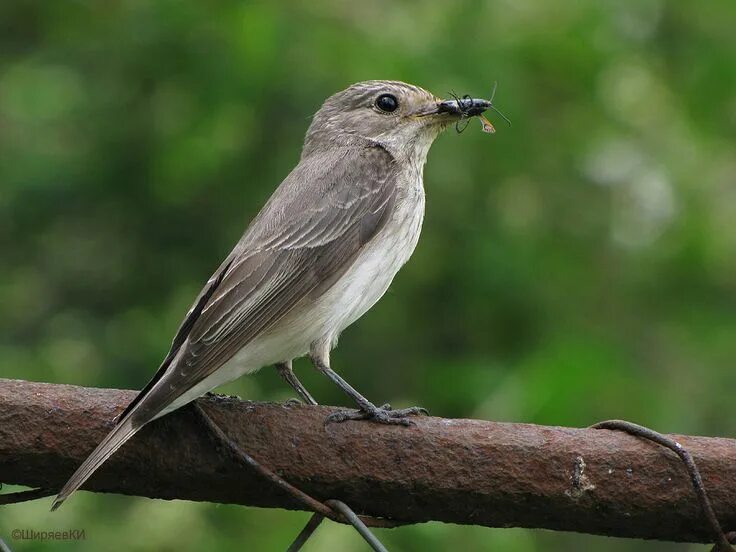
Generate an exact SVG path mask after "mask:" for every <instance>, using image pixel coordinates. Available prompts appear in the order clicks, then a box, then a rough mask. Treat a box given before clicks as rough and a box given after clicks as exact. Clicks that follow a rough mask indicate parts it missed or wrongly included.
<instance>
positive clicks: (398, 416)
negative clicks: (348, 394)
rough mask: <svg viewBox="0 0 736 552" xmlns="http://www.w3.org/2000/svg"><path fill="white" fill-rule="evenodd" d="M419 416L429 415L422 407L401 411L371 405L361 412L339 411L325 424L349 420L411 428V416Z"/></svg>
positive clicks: (331, 415) (388, 406)
mask: <svg viewBox="0 0 736 552" xmlns="http://www.w3.org/2000/svg"><path fill="white" fill-rule="evenodd" d="M418 415H425V416H427V415H429V412H428V411H427V409H426V408H422V407H421V406H412V407H409V408H402V409H400V410H393V409H392V408H391V405H390V404H384V405H383V406H381V407H376V406H374V405H372V404H370V403H369V405H368V406H367V407H365V408H361V409H360V410H338V411H337V412H333V413H332V414H330V415H329V416H327V418H326V419H325V424H331V423H338V424H339V423H341V422H346V421H348V420H370V421H372V422H376V423H379V424H387V425H403V426H410V425H413V424H414V422H412V421H411V420H408V419H407V418H408V417H409V416H418Z"/></svg>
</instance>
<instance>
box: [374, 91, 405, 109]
mask: <svg viewBox="0 0 736 552" xmlns="http://www.w3.org/2000/svg"><path fill="white" fill-rule="evenodd" d="M376 107H377V108H378V109H380V110H381V111H385V112H386V113H391V112H392V111H396V110H397V109H398V108H399V100H397V99H396V96H394V95H393V94H381V95H380V96H378V98H377V99H376Z"/></svg>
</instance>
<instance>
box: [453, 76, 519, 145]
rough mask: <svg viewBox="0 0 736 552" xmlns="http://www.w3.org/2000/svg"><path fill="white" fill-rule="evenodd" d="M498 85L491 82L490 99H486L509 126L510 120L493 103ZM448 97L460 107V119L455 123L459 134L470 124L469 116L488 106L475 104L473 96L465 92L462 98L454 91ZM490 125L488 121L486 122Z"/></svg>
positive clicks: (477, 114) (473, 115)
mask: <svg viewBox="0 0 736 552" xmlns="http://www.w3.org/2000/svg"><path fill="white" fill-rule="evenodd" d="M497 87H498V82H495V83H493V91H492V92H491V99H490V100H488V103H489V104H491V105H490V109H492V110H493V111H495V112H496V113H498V114H499V115H500V116H501V117H502V118H503V120H504V121H506V122H507V123H508V125H509V126H511V121H510V120H509V118H508V117H506V115H504V114H503V113H501V112H500V111H499V110H498V109H496V107H495V106H494V105H493V98H495V97H496V88H497ZM450 97H452V99H453V100H455V102H457V105H458V108H459V109H460V119H458V120H457V122H456V123H455V131H456V132H457V133H458V134H461V133H462V132H463V131H464V130H465V129H466V128H468V124H470V118H471V117H475V116H480V115H481V114H482V113H483V111H485V110H486V109H487V108H488V106H486V105H481V104H476V103H475V102H474V101H473V98H472V97H471V96H470V95H469V94H465V95H464V96H463V97H462V98H460V97H459V96H458V95H457V94H455V93H454V92H450ZM488 124H489V125H490V123H488ZM490 128H491V129H493V126H492V125H491V126H490Z"/></svg>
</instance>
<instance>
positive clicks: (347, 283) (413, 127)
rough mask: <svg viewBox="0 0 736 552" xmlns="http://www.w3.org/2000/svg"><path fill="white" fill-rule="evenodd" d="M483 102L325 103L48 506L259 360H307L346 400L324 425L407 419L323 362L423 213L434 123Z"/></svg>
mask: <svg viewBox="0 0 736 552" xmlns="http://www.w3.org/2000/svg"><path fill="white" fill-rule="evenodd" d="M491 107H492V105H491V102H489V101H486V100H478V99H471V98H467V97H466V98H465V99H458V98H455V99H452V100H442V99H440V98H437V97H435V96H434V95H433V94H431V93H429V92H427V91H426V90H423V89H422V88H419V87H417V86H413V85H410V84H406V83H402V82H397V81H378V80H377V81H367V82H360V83H357V84H354V85H352V86H350V87H349V88H347V89H345V90H343V91H342V92H338V93H337V94H335V95H333V96H331V97H330V98H328V99H327V100H326V101H325V103H324V105H323V106H322V107H321V109H320V110H319V111H318V112H317V113H316V114H315V116H314V118H313V120H312V123H311V125H310V127H309V130H308V131H307V135H306V138H305V140H304V148H303V149H302V154H301V158H300V160H299V163H298V164H297V166H296V167H295V168H294V170H293V171H292V172H291V173H290V174H289V175H288V176H287V177H286V179H285V180H284V181H283V182H282V183H281V185H280V186H279V187H278V189H277V190H276V191H275V192H274V193H273V195H272V196H271V198H270V199H269V200H268V202H267V203H266V205H265V206H264V207H263V209H262V210H261V211H260V213H259V214H258V215H257V216H256V218H255V219H254V220H253V221H252V222H251V224H250V225H249V226H248V228H247V229H246V231H245V233H244V234H243V237H242V238H241V239H240V241H239V242H238V243H237V245H236V246H235V248H234V249H233V251H232V252H231V253H230V255H228V257H227V258H226V259H225V260H224V262H223V263H222V264H221V265H220V267H219V268H218V269H217V271H216V272H215V273H214V274H213V275H212V277H211V278H210V279H209V280H208V281H207V284H206V285H205V286H204V289H202V291H201V292H200V294H199V296H198V297H197V299H196V300H195V301H194V305H193V306H192V308H191V309H190V310H189V312H188V313H187V315H186V317H185V318H184V321H183V322H182V324H181V326H180V328H179V330H178V332H177V334H176V336H175V337H174V340H173V343H172V346H171V350H170V351H169V353H168V354H167V355H166V358H165V359H164V360H163V362H162V363H161V366H160V367H159V369H158V372H157V373H156V374H155V375H154V377H153V379H151V381H150V382H149V383H148V384H147V385H146V386H145V388H144V389H143V390H142V391H141V392H140V393H139V394H138V395H137V396H136V398H135V399H134V400H133V401H132V402H131V403H130V405H129V406H128V407H127V408H126V410H125V411H124V412H123V413H122V414H121V415H120V416H119V417H118V419H117V422H116V425H115V427H114V428H113V429H112V431H111V432H110V433H109V434H108V435H107V436H106V437H105V438H104V439H103V441H102V442H101V443H100V444H99V445H98V446H97V448H95V450H94V451H93V452H92V453H91V454H90V455H89V457H88V458H87V459H86V460H85V461H84V462H83V463H82V465H81V466H80V467H79V468H78V469H77V471H76V472H75V473H74V474H73V475H72V476H71V478H70V479H69V481H68V482H67V483H66V485H65V486H64V488H63V489H62V490H61V492H59V494H58V496H57V497H56V499H55V501H54V504H53V506H52V510H54V509H56V508H58V507H59V506H60V505H61V503H62V502H63V501H64V500H66V498H68V497H69V495H71V494H72V493H73V492H74V491H75V490H77V489H78V488H79V487H80V486H81V485H82V484H83V483H84V482H85V481H86V480H87V479H88V478H89V477H90V476H91V475H92V474H93V473H94V471H95V470H96V469H97V468H99V467H100V466H101V465H102V464H103V463H104V462H105V461H106V460H107V459H108V458H110V456H111V455H112V454H113V453H115V451H116V450H118V449H119V448H120V447H121V446H122V445H123V443H125V442H126V441H127V440H128V439H130V438H131V437H132V436H133V435H134V434H135V433H136V432H137V431H138V430H140V429H141V428H142V427H143V426H144V425H146V424H147V423H149V422H151V421H153V420H155V419H157V418H160V417H161V416H164V415H165V414H167V413H169V412H171V411H173V410H176V409H177V408H180V407H182V406H184V405H186V404H187V403H189V402H191V401H193V400H194V399H196V398H197V397H200V396H201V395H204V394H205V393H207V392H208V391H211V390H212V389H214V388H216V387H217V386H219V385H222V384H224V383H227V382H229V381H232V380H234V379H236V378H238V377H239V376H241V375H243V374H249V373H252V372H255V371H256V370H258V369H259V368H261V367H262V366H267V365H274V364H275V365H277V367H278V369H279V371H280V373H281V374H282V376H283V377H284V379H285V380H286V381H287V382H288V383H289V384H291V385H292V386H293V387H294V389H295V390H296V392H297V393H298V394H299V395H300V396H301V397H302V398H303V399H304V400H306V401H307V402H314V401H313V399H312V398H311V396H310V395H309V393H308V392H307V391H306V389H305V388H304V387H303V386H302V385H301V383H300V382H299V380H298V379H297V378H296V376H295V375H294V373H293V371H292V369H291V361H292V360H293V359H295V358H298V357H302V356H304V355H306V354H308V355H309V356H310V358H311V360H312V362H313V364H314V366H315V367H316V368H317V370H319V371H320V372H322V373H324V374H325V375H326V376H327V377H328V378H330V379H331V380H332V381H333V382H335V383H336V384H337V385H338V386H339V387H340V388H341V389H342V390H343V391H344V392H345V393H347V394H348V395H349V396H350V397H352V398H353V399H354V400H355V402H356V403H357V405H358V408H359V410H357V411H345V412H338V413H336V414H335V415H333V416H332V417H331V421H344V420H348V419H371V420H374V421H377V422H382V423H399V424H404V425H406V424H407V421H406V420H405V417H406V416H408V415H411V414H416V413H419V412H421V411H422V410H423V409H420V408H417V407H414V408H409V409H404V410H391V409H390V407H389V406H388V405H386V406H384V407H380V408H379V407H376V406H375V405H374V404H373V403H371V402H369V401H368V400H367V399H366V398H364V397H363V396H362V395H361V394H360V393H358V392H357V391H356V390H355V389H353V388H352V387H351V386H350V385H349V384H348V383H347V382H346V381H345V380H343V379H342V378H341V377H340V376H339V375H338V374H337V373H336V372H334V371H333V370H332V369H331V368H330V356H329V355H330V350H331V349H332V348H333V347H334V346H335V345H336V343H337V339H338V336H339V335H340V332H342V331H343V330H344V329H345V328H346V327H348V326H349V325H350V324H352V323H353V322H355V321H356V320H357V319H358V318H360V317H361V316H362V315H363V314H364V313H365V312H366V311H367V310H368V309H370V308H371V307H372V306H373V305H374V304H375V303H376V301H378V300H379V299H380V298H381V296H382V295H383V294H384V293H385V292H386V290H387V288H388V287H389V285H390V284H391V281H392V280H393V278H394V276H395V275H396V273H397V272H398V270H399V269H400V268H401V266H402V265H403V264H404V263H406V261H407V260H408V259H409V257H410V256H411V254H412V252H413V251H414V248H415V246H416V244H417V240H418V239H419V233H420V230H421V226H422V220H423V217H424V188H423V182H422V173H423V168H424V164H425V162H426V159H427V152H428V151H429V148H430V146H431V145H432V142H433V141H434V139H435V138H436V137H437V136H438V135H439V134H440V132H441V131H442V130H444V129H446V128H447V127H448V126H450V125H451V124H452V123H455V122H457V121H458V120H460V119H461V118H467V117H470V116H473V115H480V114H481V113H482V112H483V111H485V110H486V109H488V108H491Z"/></svg>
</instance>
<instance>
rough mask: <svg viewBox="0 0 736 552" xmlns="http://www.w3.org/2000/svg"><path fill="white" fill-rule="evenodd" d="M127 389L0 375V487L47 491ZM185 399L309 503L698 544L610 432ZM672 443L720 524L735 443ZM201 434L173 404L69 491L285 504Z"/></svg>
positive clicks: (679, 495) (685, 486) (635, 448)
mask: <svg viewBox="0 0 736 552" xmlns="http://www.w3.org/2000/svg"><path fill="white" fill-rule="evenodd" d="M134 396H135V392H134V391H121V390H111V389H91V388H84V387H74V386H68V385H53V384H47V383H33V382H26V381H18V380H6V379H0V482H3V483H12V484H22V485H28V486H33V487H46V488H59V487H60V486H61V485H62V484H63V483H64V481H65V480H66V479H67V477H68V476H69V475H70V474H71V473H72V472H73V471H74V468H75V467H76V466H77V465H78V464H79V463H80V462H81V461H82V460H83V459H84V458H85V457H86V455H87V454H88V453H89V452H90V451H91V450H92V449H93V448H94V447H95V445H96V444H97V443H98V442H99V441H100V440H101V439H102V437H103V436H104V435H105V434H106V433H107V431H109V429H110V428H111V427H112V422H111V420H112V418H113V417H114V416H115V415H117V414H118V413H119V412H120V411H121V410H122V409H123V408H124V407H125V405H126V404H127V403H128V402H129V401H130V400H131V399H132V398H133V397H134ZM201 401H202V403H201V404H203V405H205V406H206V408H207V410H208V412H209V413H210V415H211V416H212V417H213V418H214V419H215V420H216V421H217V423H218V424H219V425H220V426H221V427H223V428H224V429H225V430H226V431H227V432H228V434H229V436H230V437H231V438H232V439H233V440H234V441H235V442H237V443H238V444H239V445H240V446H241V447H242V449H243V450H244V451H246V452H248V453H249V454H250V455H251V456H253V457H254V458H255V459H256V460H258V461H259V462H260V463H261V464H263V465H264V466H267V467H269V468H270V469H271V470H273V471H275V472H276V473H278V474H279V475H281V476H282V477H283V478H284V479H286V480H287V481H289V482H290V483H292V484H293V485H296V486H297V487H299V488H301V489H302V490H304V491H306V492H308V493H310V494H311V495H313V496H315V497H317V498H320V499H323V500H324V499H329V498H339V499H341V500H344V501H345V502H347V503H349V504H351V505H352V506H353V507H354V508H355V509H356V510H358V511H359V512H360V513H365V514H370V515H373V516H376V517H386V518H391V519H394V520H399V521H404V522H422V521H429V520H439V521H445V522H452V523H463V524H476V525H486V526H490V527H512V526H515V527H537V528H546V529H554V530H562V531H577V532H583V533H593V534H600V535H608V536H618V537H637V538H648V539H661V540H670V541H691V542H708V540H709V536H708V530H707V528H706V525H705V522H704V521H703V517H702V515H701V512H700V509H699V506H698V504H697V502H696V500H695V495H694V492H693V490H692V488H691V486H690V483H689V480H688V476H687V474H686V472H685V469H684V468H683V466H682V464H681V463H680V462H679V460H678V459H677V457H676V456H675V455H674V454H673V453H671V452H670V451H667V450H664V449H663V448H661V447H658V446H656V445H653V444H652V443H649V442H644V441H641V440H640V439H637V438H635V437H631V436H629V435H626V434H623V433H619V432H613V431H606V430H592V429H571V428H561V427H544V426H535V425H529V424H505V423H504V424H501V423H493V422H486V421H480V420H452V419H442V418H433V417H423V418H417V419H416V425H415V426H413V427H409V428H405V427H399V426H382V425H378V424H370V423H355V422H347V423H343V424H331V425H327V426H325V425H324V423H323V420H324V419H325V417H326V416H327V414H329V413H330V412H331V410H332V409H330V408H328V407H315V406H284V405H279V404H263V403H252V402H247V401H240V400H237V399H222V398H205V399H201ZM676 439H677V440H678V441H680V442H681V443H682V444H683V446H685V447H687V448H688V449H689V450H690V452H691V453H692V455H693V457H694V459H695V461H696V462H697V463H698V466H699V468H700V471H701V474H702V476H703V479H704V482H705V486H706V488H707V490H708V492H709V494H710V498H711V501H712V503H713V506H714V508H715V511H716V514H717V515H718V518H719V520H720V521H721V524H722V525H723V526H724V529H726V530H732V529H735V528H736V485H734V484H733V483H732V482H733V481H736V440H731V439H720V438H705V437H686V436H676ZM213 443H214V441H213V440H212V438H211V437H210V435H209V433H208V432H207V431H206V430H205V428H204V427H203V425H202V423H201V421H200V419H199V418H197V416H196V414H195V413H194V412H193V410H192V409H189V408H184V409H182V410H180V411H178V412H176V413H174V414H172V415H170V416H166V417H164V418H162V419H161V420H158V421H156V422H153V423H152V424H150V426H148V427H146V428H144V429H143V430H142V431H141V433H140V434H139V435H137V436H136V437H134V438H133V440H131V441H130V442H129V443H128V444H126V445H125V446H124V447H123V448H122V449H121V450H120V451H119V452H118V453H117V454H115V455H114V456H113V457H112V458H111V459H110V460H109V461H108V462H107V463H106V464H105V465H104V466H103V467H102V468H101V469H100V470H99V471H98V472H97V474H96V475H95V476H93V477H92V479H91V480H90V481H89V482H88V484H87V485H86V487H85V488H86V489H88V490H92V491H101V492H115V493H123V494H129V495H140V496H148V497H155V498H165V499H174V498H179V499H187V500H202V501H210V502H220V503H236V504H247V505H253V506H265V507H277V508H298V507H299V504H297V503H295V502H294V500H293V498H291V497H290V496H288V495H285V494H284V493H283V492H282V491H280V490H278V489H276V488H275V487H273V486H271V485H270V484H268V482H266V481H264V480H263V479H261V478H260V477H258V476H257V475H255V474H254V473H252V472H249V471H248V470H247V469H246V468H244V467H243V466H242V465H240V464H238V463H237V462H235V461H234V460H233V459H232V458H231V457H230V456H229V455H228V454H226V453H225V452H224V450H222V449H221V448H218V447H216V446H215V445H214V444H213ZM49 504H50V499H49ZM9 507H12V506H9ZM66 507H69V506H68V505H67V506H66Z"/></svg>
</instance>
